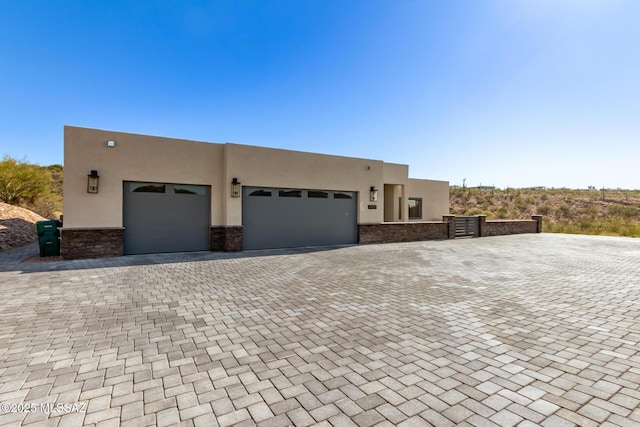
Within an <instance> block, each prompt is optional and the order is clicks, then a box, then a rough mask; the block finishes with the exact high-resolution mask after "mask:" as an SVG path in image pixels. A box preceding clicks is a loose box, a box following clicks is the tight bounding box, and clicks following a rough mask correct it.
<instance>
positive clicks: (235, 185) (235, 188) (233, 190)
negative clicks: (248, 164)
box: [231, 178, 242, 197]
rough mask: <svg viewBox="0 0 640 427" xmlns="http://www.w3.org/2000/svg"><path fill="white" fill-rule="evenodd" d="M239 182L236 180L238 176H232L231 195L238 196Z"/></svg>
mask: <svg viewBox="0 0 640 427" xmlns="http://www.w3.org/2000/svg"><path fill="white" fill-rule="evenodd" d="M241 184H242V183H241V182H240V181H238V178H233V180H231V197H240V186H241Z"/></svg>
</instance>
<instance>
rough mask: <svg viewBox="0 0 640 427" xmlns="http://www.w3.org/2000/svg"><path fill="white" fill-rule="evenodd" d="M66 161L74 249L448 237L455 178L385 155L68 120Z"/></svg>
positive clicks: (65, 249) (69, 250)
mask: <svg viewBox="0 0 640 427" xmlns="http://www.w3.org/2000/svg"><path fill="white" fill-rule="evenodd" d="M64 168H65V179H64V225H63V228H62V230H61V239H62V240H61V251H62V256H63V257H64V258H69V259H71V258H84V257H96V256H118V255H127V254H139V253H156V252H182V251H199V250H224V251H239V250H252V249H264V248H283V247H301V246H317V245H334V244H355V243H369V242H384V241H401V240H424V239H426V238H438V237H442V238H446V237H447V235H446V233H447V230H448V229H447V227H446V224H445V223H444V222H443V216H445V215H447V214H448V212H449V184H448V182H445V181H433V180H424V179H412V178H409V176H408V172H409V167H408V166H407V165H401V164H393V163H384V162H382V161H380V160H369V159H359V158H350V157H340V156H331V155H324V154H313V153H304V152H297V151H289V150H279V149H273V148H263V147H254V146H248V145H239V144H232V143H225V144H216V143H205V142H194V141H188V140H180V139H173V138H163V137H157V136H147V135H136V134H131V133H123V132H114V131H105V130H98V129H87V128H80V127H73V126H65V128H64ZM418 224H424V225H422V226H421V225H418ZM393 225H395V227H393ZM434 227H435V228H434Z"/></svg>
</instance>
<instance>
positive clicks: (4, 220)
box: [0, 202, 45, 251]
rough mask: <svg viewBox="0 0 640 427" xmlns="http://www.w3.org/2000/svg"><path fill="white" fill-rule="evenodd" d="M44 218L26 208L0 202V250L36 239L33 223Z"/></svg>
mask: <svg viewBox="0 0 640 427" xmlns="http://www.w3.org/2000/svg"><path fill="white" fill-rule="evenodd" d="M44 220H45V218H43V217H41V216H40V215H38V214H37V213H35V212H32V211H30V210H28V209H25V208H21V207H19V206H13V205H9V204H7V203H3V202H0V251H6V250H8V249H12V248H17V247H19V246H23V245H26V244H27V243H31V242H35V241H36V240H38V235H37V233H36V226H35V223H36V222H37V221H44Z"/></svg>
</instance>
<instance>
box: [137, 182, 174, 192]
mask: <svg viewBox="0 0 640 427" xmlns="http://www.w3.org/2000/svg"><path fill="white" fill-rule="evenodd" d="M129 191H131V192H132V193H165V192H166V187H165V185H164V184H147V183H142V182H139V183H135V184H130V185H129Z"/></svg>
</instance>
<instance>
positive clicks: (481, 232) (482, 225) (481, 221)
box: [476, 215, 487, 237]
mask: <svg viewBox="0 0 640 427" xmlns="http://www.w3.org/2000/svg"><path fill="white" fill-rule="evenodd" d="M476 217H477V218H478V237H484V236H486V235H487V232H486V229H487V227H486V225H487V216H486V215H476Z"/></svg>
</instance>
